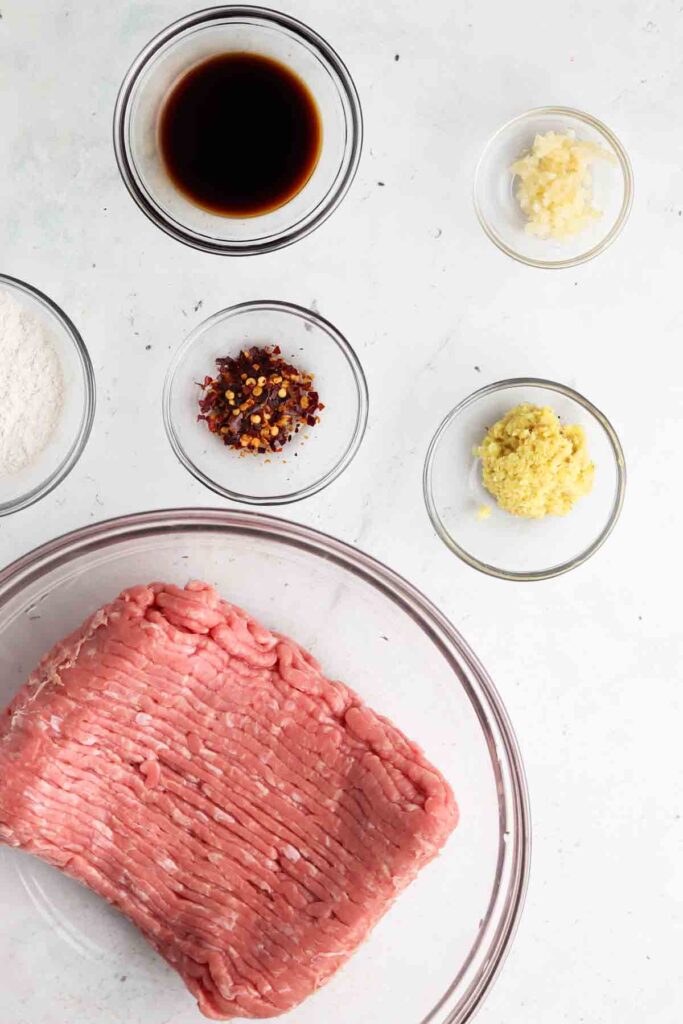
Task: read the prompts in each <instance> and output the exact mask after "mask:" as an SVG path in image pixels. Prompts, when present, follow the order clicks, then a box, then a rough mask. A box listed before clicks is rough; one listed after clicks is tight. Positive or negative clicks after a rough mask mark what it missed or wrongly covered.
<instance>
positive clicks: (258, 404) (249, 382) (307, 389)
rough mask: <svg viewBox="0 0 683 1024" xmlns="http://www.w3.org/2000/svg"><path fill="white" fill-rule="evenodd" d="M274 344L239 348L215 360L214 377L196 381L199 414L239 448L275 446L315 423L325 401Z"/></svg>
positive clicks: (278, 448)
mask: <svg viewBox="0 0 683 1024" xmlns="http://www.w3.org/2000/svg"><path fill="white" fill-rule="evenodd" d="M281 355H282V350H281V349H280V347H279V345H274V346H266V347H264V348H248V349H243V350H242V351H241V352H240V354H239V355H238V356H237V357H236V358H233V357H232V356H226V357H225V358H224V359H217V360H216V368H217V373H216V376H215V377H205V378H204V381H203V383H202V384H199V387H200V388H201V389H202V391H203V392H204V394H203V396H202V397H201V398H200V399H199V408H200V413H199V415H198V416H197V419H198V420H204V421H205V423H206V425H207V426H208V428H209V430H210V431H211V433H212V434H216V435H217V436H218V437H220V439H221V440H222V441H223V444H225V445H227V446H228V447H229V448H236V449H237V450H238V451H240V452H242V453H243V454H245V453H247V452H250V453H254V454H258V453H259V452H260V453H263V452H280V451H282V449H283V447H284V445H286V444H287V443H288V442H289V441H291V440H292V437H293V436H294V435H295V434H297V433H298V432H299V430H300V429H301V427H314V426H315V425H316V423H319V421H320V417H319V416H318V415H317V413H319V412H321V411H322V410H323V409H324V408H325V406H324V405H323V404H322V402H321V401H320V399H319V397H318V392H317V391H315V390H314V387H313V375H312V374H310V373H305V372H303V371H302V370H299V369H297V367H296V366H292V364H291V363H288V362H286V361H285V360H284V359H282V358H281Z"/></svg>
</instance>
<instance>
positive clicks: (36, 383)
mask: <svg viewBox="0 0 683 1024" xmlns="http://www.w3.org/2000/svg"><path fill="white" fill-rule="evenodd" d="M63 404H64V377H63V374H62V364H61V362H60V359H59V355H58V354H57V351H56V350H55V347H54V345H53V343H52V340H51V338H50V332H49V329H48V328H47V327H46V325H45V324H44V323H43V322H42V321H41V320H40V319H39V318H38V317H37V316H34V314H33V313H32V312H31V310H30V309H28V308H27V307H26V306H21V305H20V304H19V303H18V302H17V301H16V299H15V298H14V297H13V296H12V295H10V294H9V293H8V292H4V291H0V475H4V474H8V473H17V472H18V471H19V470H20V469H24V468H25V467H26V466H29V465H30V464H31V463H32V462H35V460H36V459H37V458H38V456H39V455H40V453H41V452H42V451H43V450H44V448H45V447H46V446H47V444H48V443H49V441H50V439H51V438H52V436H53V434H54V433H55V430H56V429H57V424H58V422H59V418H60V416H61V414H62V406H63Z"/></svg>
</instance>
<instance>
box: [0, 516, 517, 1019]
mask: <svg viewBox="0 0 683 1024" xmlns="http://www.w3.org/2000/svg"><path fill="white" fill-rule="evenodd" d="M178 530H182V531H183V532H186V533H188V534H192V533H201V532H205V531H207V530H208V531H210V532H215V533H241V534H244V535H246V536H259V537H264V536H265V537H268V538H270V539H272V540H275V541H277V542H279V543H285V544H287V545H289V546H292V547H294V548H297V549H299V550H303V551H306V552H308V553H309V554H313V555H315V556H316V557H319V558H322V559H323V560H324V561H331V562H333V563H334V564H335V565H337V566H339V567H341V568H342V569H344V570H346V571H348V572H350V573H351V574H352V575H353V576H355V577H357V578H359V579H361V580H362V581H364V582H366V583H368V584H369V585H371V586H373V587H374V588H375V589H376V590H378V591H379V592H380V593H382V594H383V595H384V596H385V597H387V598H388V599H389V600H391V601H392V602H394V604H396V605H397V606H398V607H399V608H400V609H401V610H402V611H404V612H405V613H406V614H407V615H409V616H410V618H411V619H412V620H413V621H414V622H415V623H416V624H417V625H418V626H419V627H420V628H421V629H422V630H423V632H424V633H425V635H426V636H427V637H428V639H429V640H430V641H431V642H432V643H433V644H434V645H435V647H436V648H437V649H438V650H439V652H440V653H441V655H442V656H443V657H444V658H445V659H446V661H447V662H448V664H449V666H451V667H452V668H453V672H454V675H455V676H456V678H457V680H458V683H459V684H460V685H462V686H463V688H464V689H465V691H466V693H467V696H468V698H469V700H470V702H471V703H472V706H473V709H474V711H475V713H476V714H477V718H478V720H479V723H480V726H481V729H482V732H483V733H484V737H485V739H486V742H487V746H488V749H489V752H490V757H491V763H492V768H493V772H494V775H495V776H496V780H497V783H498V785H497V787H496V790H497V798H498V809H499V841H498V862H497V869H496V872H495V878H494V887H493V892H492V895H491V898H490V900H489V904H488V907H487V911H486V915H485V917H484V918H483V919H482V923H481V927H480V929H479V933H478V936H477V938H476V939H475V940H474V943H473V945H472V947H471V949H470V952H469V954H468V956H467V957H466V959H465V961H464V963H463V964H462V965H460V966H459V969H458V972H457V974H456V976H455V978H454V980H453V981H452V982H451V984H450V986H449V988H448V989H447V991H446V992H445V993H444V994H443V996H442V997H441V998H440V1000H439V1002H438V1003H437V1004H436V1005H435V1006H434V1007H433V1008H432V1009H431V1010H430V1011H429V1012H428V1014H427V1015H426V1016H425V1017H424V1018H422V1020H421V1022H420V1024H465V1022H466V1021H469V1020H470V1019H471V1017H472V1016H473V1014H474V1013H475V1012H476V1010H477V1009H478V1008H479V1007H480V1005H481V1003H482V1001H483V999H484V998H485V996H486V995H487V994H488V992H489V990H490V988H491V985H492V984H493V982H494V981H495V979H496V977H497V976H498V974H499V972H500V970H501V968H502V966H503V963H504V961H505V958H506V956H507V954H508V952H509V949H510V946H511V944H512V940H513V938H514V936H515V933H516V931H517V927H518V925H519V921H520V917H521V913H522V909H523V906H524V900H525V896H526V891H527V885H528V880H529V868H530V857H531V812H530V807H529V794H528V787H527V782H526V775H525V771H524V765H523V761H522V757H521V753H520V750H519V745H518V742H517V738H516V736H515V732H514V729H513V727H512V723H511V721H510V718H509V716H508V713H507V710H506V708H505V706H504V704H503V702H502V700H501V697H500V695H499V693H498V691H497V689H496V687H495V685H494V683H493V681H492V679H491V677H490V676H489V674H488V672H487V671H486V669H485V668H484V666H483V665H482V663H481V662H480V660H479V658H478V657H477V655H476V654H475V653H474V651H473V650H472V649H471V648H470V646H469V644H468V643H467V641H466V640H465V639H464V638H463V637H462V636H461V634H460V633H459V631H458V630H457V629H456V628H455V626H453V624H452V623H451V622H450V620H449V619H448V618H447V617H446V616H445V615H444V614H443V612H441V611H440V610H439V609H438V608H437V607H436V605H434V604H433V602H432V601H430V600H429V598H428V597H426V596H425V595H424V594H423V593H422V592H421V591H420V590H419V589H418V588H417V587H415V586H414V585H413V584H412V583H410V582H409V581H408V580H406V579H405V578H404V577H403V576H401V575H400V574H399V573H397V572H395V571H394V570H393V569H390V568H389V567H388V566H386V565H385V564H384V563H382V562H380V561H379V560H378V559H376V558H373V557H372V556H371V555H368V554H366V553H365V552H363V551H361V550H360V549H358V548H356V547H354V546H352V545H350V544H347V543H346V542H344V541H341V540H338V539H337V538H335V537H332V536H331V535H329V534H326V533H323V532H322V531H320V530H316V529H314V528H313V527H310V526H306V525H303V524H299V523H295V522H292V521H290V520H286V519H281V518H276V517H274V516H269V515H264V514H263V513H261V512H255V511H252V510H249V511H246V510H242V509H239V510H237V509H219V508H192V507H185V508H171V509H157V510H150V511H147V512H138V513H133V514H129V515H124V516H116V517H113V518H110V519H106V520H102V521H100V522H97V523H88V524H86V525H85V526H83V527H81V528H78V529H75V530H71V531H69V532H67V533H64V534H62V535H61V536H58V537H56V538H54V539H52V540H50V541H47V542H46V543H45V544H42V545H40V546H38V547H36V548H34V549H33V550H32V551H29V552H27V553H26V554H24V555H21V556H20V557H19V558H17V559H15V560H14V561H13V562H11V563H10V564H9V565H7V566H6V567H5V568H4V569H2V570H0V611H2V609H3V607H4V606H5V605H6V604H7V603H8V602H9V601H10V600H12V599H13V598H14V597H16V596H18V595H19V594H20V593H21V591H22V589H24V588H25V587H26V586H28V585H29V584H31V583H34V582H36V581H38V580H40V579H41V578H42V577H43V576H45V575H46V574H47V573H48V572H51V571H53V570H55V569H58V568H60V567H63V566H65V565H67V564H68V563H69V561H70V560H72V559H73V558H74V557H78V556H83V555H87V554H89V553H92V552H94V551H98V550H102V549H104V548H107V547H113V546H114V545H116V544H117V542H119V541H121V540H127V539H128V540H138V539H140V538H142V537H144V536H149V535H151V536H163V535H165V534H170V533H173V532H178ZM502 886H505V888H504V891H501V890H502ZM473 965H474V966H476V972H475V974H474V977H473V978H472V979H471V980H469V981H468V982H467V984H466V986H465V989H464V991H463V992H462V994H460V993H459V992H458V988H459V986H460V984H461V982H462V981H463V979H464V978H465V975H466V973H467V972H468V970H470V969H471V968H472V967H473ZM441 1013H443V1014H444V1016H440V1014H441Z"/></svg>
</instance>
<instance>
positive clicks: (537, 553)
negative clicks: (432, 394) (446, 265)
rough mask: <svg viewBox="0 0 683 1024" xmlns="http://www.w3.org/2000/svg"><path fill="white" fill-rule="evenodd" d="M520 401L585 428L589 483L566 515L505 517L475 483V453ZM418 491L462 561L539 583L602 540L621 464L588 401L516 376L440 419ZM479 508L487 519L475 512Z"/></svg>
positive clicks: (605, 424)
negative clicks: (591, 478) (486, 510)
mask: <svg viewBox="0 0 683 1024" xmlns="http://www.w3.org/2000/svg"><path fill="white" fill-rule="evenodd" d="M523 402H530V403H532V404H534V405H540V406H544V405H548V406H550V407H551V408H552V409H554V410H555V412H556V413H557V414H558V416H559V417H560V419H561V420H562V422H563V423H565V424H567V425H569V424H574V423H578V424H579V425H580V426H582V427H583V429H584V431H585V434H586V441H587V445H588V452H589V454H590V457H591V459H592V461H593V462H594V463H595V482H594V484H593V490H592V491H591V493H590V494H588V495H586V496H585V497H583V498H580V499H579V500H578V501H577V503H576V505H575V506H574V507H573V508H572V510H571V512H569V513H568V514H567V515H566V516H546V517H545V518H544V519H542V520H532V519H522V518H520V517H518V516H513V515H510V514H509V513H508V512H504V511H503V510H502V509H500V508H498V506H497V505H496V501H495V498H494V497H493V496H492V495H491V494H489V492H488V491H487V490H486V489H485V487H484V485H483V483H482V479H481V463H480V461H479V459H478V458H477V457H476V456H475V454H474V450H475V448H476V447H477V445H479V444H480V443H481V441H482V440H483V438H484V435H485V434H486V431H487V430H488V428H489V427H491V426H493V424H494V423H495V422H496V421H497V420H499V419H500V418H501V417H502V416H504V415H505V413H506V412H508V411H509V410H510V409H512V408H514V406H516V405H520V404H521V403H523ZM423 486H424V497H425V502H426V505H427V511H428V513H429V518H430V519H431V521H432V525H433V527H434V529H435V530H436V532H437V533H438V535H439V537H441V540H442V541H443V542H444V544H446V546H447V547H449V548H450V550H451V551H452V552H453V553H454V554H456V555H457V556H458V557H459V558H462V560H463V561H464V562H467V564H468V565H471V566H472V567H473V568H474V569H479V571H480V572H484V573H487V574H488V575H489V576H497V577H499V578H500V579H505V580H520V581H526V580H545V579H550V578H551V577H552V576H560V575H561V574H562V573H564V572H568V571H569V570H570V569H574V568H575V567H576V566H577V565H581V564H582V563H583V562H585V561H586V560H587V559H588V558H590V556H591V555H593V554H595V552H596V551H597V550H598V548H600V547H601V546H602V545H603V544H604V542H605V541H606V540H607V538H608V537H609V535H610V533H611V532H612V530H613V529H614V526H615V523H616V521H617V519H618V518H619V513H620V512H621V507H622V505H623V502H624V489H625V486H626V464H625V461H624V453H623V451H622V448H621V444H620V443H619V438H618V437H617V435H616V433H615V430H614V428H613V427H612V425H611V423H610V422H609V420H608V419H607V418H606V417H605V416H604V415H603V413H601V412H600V410H599V409H596V408H595V406H594V405H592V404H591V403H590V402H589V401H588V399H586V398H584V397H583V396H582V395H580V394H578V392H576V391H572V389H571V388H568V387H565V386H564V385H563V384H555V383H554V382H553V381H549V380H540V379H537V378H534V377H530V378H528V379H525V378H517V379H513V380H502V381H499V382H498V383H496V384H489V386H488V387H485V388H481V390H480V391H475V392H474V394H472V395H470V396H469V397H468V398H466V399H465V400H464V401H463V402H460V404H459V405H456V407H455V409H453V410H452V412H450V413H449V414H448V416H446V418H445V420H444V421H443V422H442V423H441V426H440V427H439V429H438V430H437V432H436V434H435V435H434V437H433V439H432V442H431V444H430V446H429V450H428V452H427V458H426V460H425V467H424V474H423ZM483 505H486V506H488V507H489V508H490V509H491V515H490V517H489V518H485V519H481V518H479V517H478V515H477V513H478V511H479V509H480V508H481V506H483Z"/></svg>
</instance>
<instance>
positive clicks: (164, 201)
mask: <svg viewBox="0 0 683 1024" xmlns="http://www.w3.org/2000/svg"><path fill="white" fill-rule="evenodd" d="M228 52H238V53H256V54H259V55H261V56H265V57H269V58H271V59H272V60H275V61H278V62H279V63H281V64H285V65H286V66H287V67H288V68H290V70H292V71H293V72H294V73H295V74H296V75H297V76H298V77H299V78H300V79H301V80H302V81H303V82H304V84H305V85H306V86H307V87H308V89H309V91H310V92H311V94H312V95H313V97H314V99H315V101H316V103H317V106H318V110H319V112H320V119H321V123H322V148H321V151H320V157H319V160H318V163H317V165H316V167H315V170H314V172H313V174H312V175H311V177H310V178H309V180H308V181H307V183H306V185H305V186H304V187H303V188H302V189H301V191H300V192H298V193H297V195H295V196H294V197H293V198H292V199H291V200H290V201H289V202H287V203H285V205H284V206H281V207H279V208H278V209H276V210H272V211H270V212H268V213H266V214H263V215H262V216H255V217H222V216H219V215H217V214H215V213H211V212H210V211H208V210H205V209H203V208H202V207H200V206H197V205H195V204H194V203H192V202H191V201H190V200H189V199H187V197H186V196H184V195H183V194H182V193H181V192H180V191H179V190H178V189H177V188H176V187H175V185H174V184H173V182H172V181H171V180H170V178H169V176H168V174H167V171H166V169H165V167H164V163H163V160H162V157H161V153H160V150H159V145H158V139H157V131H158V124H159V114H160V112H161V110H162V108H163V105H164V102H165V100H166V97H167V96H168V93H169V90H170V89H171V88H172V86H173V85H174V84H175V83H176V82H177V81H178V79H179V78H180V77H182V75H183V74H185V73H186V72H187V71H188V70H189V69H190V68H192V67H194V66H195V65H196V64H199V63H201V62H202V61H204V60H206V59H207V58H209V57H213V56H216V55H217V54H221V53H228ZM362 139H363V118H362V114H361V108H360V101H359V99H358V94H357V92H356V87H355V86H354V84H353V80H352V78H351V75H350V74H349V72H348V70H347V68H346V66H345V64H344V63H343V61H342V60H341V58H340V57H339V55H338V54H337V53H336V52H335V51H334V50H333V49H332V47H331V46H330V45H329V43H327V42H326V41H325V40H324V39H323V38H322V37H321V36H319V35H318V34H317V33H316V32H314V31H313V30H312V29H310V28H308V26H307V25H304V24H302V22H300V21H297V20H296V19H295V18H291V17H289V16H288V15H287V14H283V13H282V12H280V11H271V10H268V9H267V8H264V7H248V6H240V5H236V4H231V5H227V6H220V7H210V8H208V9H207V10H203V11H197V12H195V13H194V14H190V15H188V16H187V17H185V18H181V19H180V20H179V21H176V22H174V23H173V24H172V25H169V26H168V28H165V29H164V30H163V31H162V32H160V33H159V34H158V35H157V36H155V37H154V39H152V40H151V41H150V42H149V43H148V44H147V46H146V47H145V48H144V49H143V50H142V52H141V53H139V54H138V56H137V57H136V58H135V60H134V61H133V64H132V65H131V67H130V69H129V71H128V73H127V74H126V77H125V78H124V80H123V83H122V85H121V88H120V91H119V95H118V99H117V101H116V109H115V112H114V149H115V152H116V160H117V162H118V165H119V170H120V172H121V176H122V178H123V181H124V183H125V185H126V188H127V189H128V191H129V192H130V194H131V196H132V197H133V199H134V200H135V202H136V203H137V204H138V206H139V207H140V209H141V210H142V211H143V213H145V214H146V215H147V216H148V217H149V219H150V220H151V221H152V222H153V223H154V224H156V225H157V227H160V228H161V229H162V230H163V231H166V232H167V233H168V234H169V235H172V237H173V238H176V239H177V240H178V241H180V242H184V243H185V244H186V245H190V246H193V247H194V248H196V249H202V250H204V251H205V252H214V253H220V254H222V255H229V256H248V255H253V254H255V253H261V252H270V251H272V250H273V249H279V248H281V247H282V246H285V245H289V244H290V243H291V242H295V241H297V239H299V238H303V237H304V235H307V234H309V232H311V231H313V230H314V229H315V228H317V227H318V226H319V225H320V224H322V222H323V221H324V220H326V219H327V217H329V215H330V214H331V213H332V211H333V210H335V209H336V207H337V206H338V205H339V203H340V202H341V201H342V199H343V198H344V196H345V195H346V193H347V191H348V189H349V187H350V185H351V182H352V181H353V179H354V177H355V174H356V170H357V168H358V161H359V159H360V153H361V146H362Z"/></svg>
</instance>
